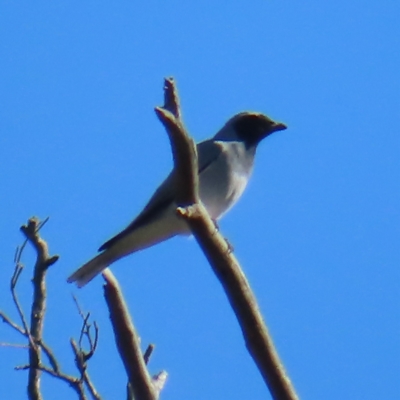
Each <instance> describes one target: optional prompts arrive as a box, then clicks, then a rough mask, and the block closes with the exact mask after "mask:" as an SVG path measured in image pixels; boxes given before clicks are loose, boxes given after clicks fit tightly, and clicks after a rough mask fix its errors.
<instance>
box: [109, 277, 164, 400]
mask: <svg viewBox="0 0 400 400" xmlns="http://www.w3.org/2000/svg"><path fill="white" fill-rule="evenodd" d="M103 278H104V279H105V281H106V284H105V285H104V297H105V299H106V302H107V306H108V309H109V312H110V320H111V323H112V326H113V330H114V335H115V342H116V344H117V348H118V351H119V354H120V357H121V359H122V362H123V364H124V366H125V370H126V373H127V375H128V381H129V384H128V398H132V397H133V398H135V399H136V400H157V399H158V397H159V392H160V390H161V389H162V386H163V385H161V387H160V386H159V385H158V377H155V379H154V381H153V379H152V378H151V377H150V375H149V373H148V371H147V367H146V362H145V358H144V356H143V355H142V351H141V349H140V339H139V337H138V335H137V333H136V330H135V327H134V326H133V323H132V320H131V317H130V315H129V311H128V309H127V306H126V304H125V300H124V298H123V295H122V292H121V289H120V287H119V285H118V282H117V280H116V279H115V277H114V275H113V274H112V272H111V271H110V270H108V269H106V270H105V271H104V272H103ZM148 356H149V355H148ZM147 358H148V357H147ZM162 373H164V376H165V378H166V373H165V372H162ZM164 383H165V379H164Z"/></svg>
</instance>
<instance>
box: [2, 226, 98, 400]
mask: <svg viewBox="0 0 400 400" xmlns="http://www.w3.org/2000/svg"><path fill="white" fill-rule="evenodd" d="M47 220H48V219H46V220H44V221H43V222H42V223H40V222H39V221H38V219H36V218H31V219H30V220H29V221H28V224H27V225H23V226H22V227H21V231H22V232H23V233H24V235H25V237H26V240H25V241H24V243H23V244H22V245H21V246H19V247H18V248H17V250H16V253H15V257H14V262H15V268H14V272H13V274H12V277H11V280H10V291H11V295H12V298H13V302H14V305H15V308H16V310H17V313H18V316H19V318H20V321H21V324H22V326H20V325H18V324H17V323H16V322H14V321H13V320H12V319H11V318H9V317H8V316H7V315H6V314H5V313H4V312H2V311H0V318H1V319H2V320H3V322H5V323H6V324H7V325H9V326H10V327H11V328H12V329H14V330H15V331H16V332H18V333H19V334H21V335H22V336H24V337H25V338H26V339H27V340H28V345H27V346H21V345H18V347H23V348H26V349H28V352H29V362H28V364H26V365H23V366H19V367H16V368H15V369H16V370H29V374H28V398H29V399H35V400H41V399H42V395H41V391H40V374H41V373H42V372H44V373H46V374H48V375H49V376H52V377H54V378H57V379H59V380H61V381H64V382H66V383H67V384H68V385H69V386H70V387H71V388H72V389H73V390H75V392H76V393H77V395H78V398H79V399H80V400H86V399H87V397H86V394H85V385H86V387H87V388H88V390H89V393H90V395H91V397H92V398H93V399H95V400H101V397H100V396H99V395H98V393H97V391H96V389H95V388H94V385H93V383H92V382H91V380H90V378H89V375H88V373H87V361H88V360H89V359H90V358H91V357H92V356H93V354H94V352H95V350H96V346H97V340H98V327H97V325H96V323H95V322H94V323H93V327H94V334H93V333H92V330H91V328H92V324H90V323H89V317H90V314H89V313H87V314H86V315H84V314H83V312H82V311H81V309H80V308H79V306H78V310H79V314H80V315H81V317H82V320H83V324H82V328H81V332H80V339H79V346H78V345H76V343H75V342H74V341H73V339H71V341H72V342H73V343H74V344H75V346H73V351H74V355H75V360H76V365H77V368H78V370H79V372H80V377H75V376H72V375H69V374H66V373H64V372H62V370H61V367H60V365H59V363H58V361H57V358H56V356H55V355H54V353H53V351H52V350H51V348H50V347H49V346H48V345H47V344H46V343H45V342H44V339H43V321H44V316H45V311H46V282H45V276H46V272H47V270H48V268H49V267H50V266H51V265H53V264H54V263H55V262H56V261H57V260H58V256H52V257H51V256H49V252H48V246H47V243H46V242H45V241H44V240H43V239H42V238H41V237H40V236H39V230H40V228H41V227H42V226H43V225H44V224H45V223H46V222H47ZM28 242H30V243H31V244H32V245H33V247H34V248H35V250H36V254H37V257H36V263H35V266H34V273H33V279H32V283H33V300H32V308H31V323H30V326H29V324H28V322H27V319H26V317H25V313H24V311H23V309H22V307H21V305H20V303H19V300H18V295H17V284H18V282H19V278H20V276H21V273H22V271H23V270H24V266H23V264H22V263H21V257H22V253H23V250H24V249H25V247H26V244H27V243H28ZM75 302H76V300H75ZM76 303H77V302H76ZM77 305H78V304H77ZM83 338H86V339H87V342H88V343H89V350H88V351H85V350H84V349H83V345H82V340H83ZM2 345H4V346H12V347H16V345H12V344H8V343H3V344H2ZM41 351H43V354H44V355H45V356H46V358H47V360H48V363H49V366H47V365H45V364H44V363H43V361H42V358H41Z"/></svg>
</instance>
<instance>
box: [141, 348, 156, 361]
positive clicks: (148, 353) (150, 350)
mask: <svg viewBox="0 0 400 400" xmlns="http://www.w3.org/2000/svg"><path fill="white" fill-rule="evenodd" d="M155 347H156V346H155V345H154V344H152V343H150V344H149V345H148V346H147V349H146V351H145V352H144V354H143V360H144V363H145V364H146V365H147V364H148V363H149V361H150V356H151V354H152V353H153V351H154V349H155Z"/></svg>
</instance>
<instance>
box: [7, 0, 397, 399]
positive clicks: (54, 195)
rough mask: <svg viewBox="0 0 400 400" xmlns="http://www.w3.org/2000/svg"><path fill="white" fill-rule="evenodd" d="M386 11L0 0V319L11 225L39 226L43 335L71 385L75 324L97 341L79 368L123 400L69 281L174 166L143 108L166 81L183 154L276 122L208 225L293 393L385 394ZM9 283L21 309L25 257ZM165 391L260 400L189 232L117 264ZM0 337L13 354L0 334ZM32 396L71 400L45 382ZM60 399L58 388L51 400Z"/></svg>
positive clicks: (96, 302) (391, 46) (391, 130)
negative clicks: (227, 130) (232, 202)
mask: <svg viewBox="0 0 400 400" xmlns="http://www.w3.org/2000/svg"><path fill="white" fill-rule="evenodd" d="M399 18H400V3H399V1H398V0H380V1H377V0H375V1H361V0H358V1H357V0H347V1H342V0H339V1H335V2H321V1H316V0H306V1H301V2H299V1H297V2H289V1H279V2H277V1H260V0H252V1H239V0H235V1H231V2H225V3H223V4H222V3H219V4H217V3H216V2H215V1H202V2H182V1H177V0H171V1H168V2H166V1H163V2H161V1H146V2H134V1H120V2H117V4H115V3H114V4H112V5H111V3H106V2H98V1H86V2H78V1H69V2H62V4H60V3H58V4H54V3H52V2H43V1H37V2H35V3H34V4H32V2H27V1H21V2H11V1H2V2H1V4H0V100H1V107H0V163H1V164H0V166H1V169H0V183H1V197H0V206H1V211H2V212H1V225H0V254H1V269H0V275H1V276H0V285H1V287H0V308H1V309H3V310H6V311H8V312H9V314H10V315H11V316H13V317H14V318H16V313H15V311H14V309H13V306H12V303H11V300H10V295H9V292H8V287H9V277H10V275H11V272H12V269H13V262H12V261H13V255H14V250H15V247H16V246H17V245H18V244H20V243H21V241H22V236H21V234H20V233H19V230H18V228H19V226H20V225H21V224H22V223H24V222H26V220H27V219H28V218H29V217H30V216H32V215H38V216H39V217H41V218H44V217H46V216H50V221H49V223H48V224H47V225H46V227H45V228H44V229H43V231H42V235H43V237H44V238H45V239H46V240H48V242H49V245H50V251H51V253H52V254H55V253H57V254H60V256H61V258H60V261H59V262H58V263H57V264H55V265H54V266H53V267H52V268H51V270H50V271H49V276H48V288H49V293H48V313H47V316H46V323H45V337H46V340H47V341H48V342H49V344H50V345H51V346H52V347H53V348H54V351H55V352H56V354H57V356H58V357H59V360H60V362H61V363H62V367H63V369H64V370H65V371H66V372H69V373H72V372H74V365H73V357H72V353H71V351H70V346H69V344H68V340H69V338H70V337H71V336H75V337H77V336H78V334H79V330H80V320H79V317H78V315H77V312H76V310H75V306H74V304H73V301H72V299H71V292H73V293H76V294H77V295H78V297H79V299H80V301H81V304H82V307H83V308H84V309H85V310H90V311H91V315H92V317H93V318H95V319H96V320H97V322H98V324H99V325H100V327H101V332H100V343H99V350H98V352H97V353H96V355H95V357H94V358H93V360H92V361H91V363H90V372H91V374H92V378H93V380H94V382H95V384H96V386H97V388H98V390H99V391H100V393H101V394H102V395H103V396H104V398H105V399H117V398H124V396H125V381H126V378H125V373H124V370H123V368H122V366H121V362H120V360H119V358H118V356H117V355H116V350H115V345H114V342H113V336H112V331H111V328H110V326H109V322H108V316H107V310H106V307H105V305H104V300H103V297H102V280H101V279H100V278H99V279H97V280H96V281H94V282H92V283H91V284H90V285H89V286H88V287H87V288H85V289H84V290H80V291H78V290H76V289H75V288H74V287H72V286H70V285H68V284H67V283H66V282H65V279H66V277H67V276H68V274H70V273H71V272H72V271H73V270H74V269H75V268H77V267H78V266H79V265H80V264H82V263H83V262H85V261H86V260H87V259H89V258H90V257H92V256H93V255H94V254H95V252H96V249H97V248H98V246H99V245H100V244H102V243H103V242H104V241H105V240H106V239H108V238H109V237H110V236H112V235H113V234H115V233H117V232H118V231H119V230H120V229H122V228H124V227H125V225H127V224H128V223H129V222H130V220H131V219H133V218H134V217H135V215H136V214H137V213H138V212H139V211H140V210H141V207H143V205H144V204H145V202H146V201H147V199H148V197H149V196H150V195H151V194H152V192H153V190H154V188H155V187H156V186H157V184H158V183H159V182H160V181H161V180H162V179H163V177H164V176H165V175H166V174H167V173H168V171H169V170H170V168H171V165H172V162H171V154H170V148H169V143H168V139H167V136H166V134H165V132H164V130H163V128H162V126H161V125H160V123H159V122H158V121H157V119H156V117H155V115H154V113H153V107H154V106H156V105H159V104H161V103H162V96H163V93H162V83H163V77H164V76H169V75H172V76H174V77H175V78H176V80H177V82H178V87H179V91H180V95H181V100H182V107H183V113H184V119H185V122H186V124H187V127H188V129H189V130H190V132H191V134H192V135H193V136H194V137H195V138H196V140H203V139H205V138H208V137H210V136H212V135H213V134H214V133H215V132H216V130H217V129H219V128H220V127H221V126H222V124H223V123H224V122H225V121H226V120H227V119H228V118H229V117H230V116H232V115H233V114H234V113H236V112H239V111H242V110H256V111H262V112H265V113H267V114H268V115H270V116H272V117H273V118H275V119H277V120H281V121H283V122H285V123H287V125H288V126H289V129H288V130H286V131H284V132H279V133H276V134H275V135H273V136H271V137H270V138H268V140H266V141H265V142H264V143H262V145H261V146H260V149H259V152H258V157H257V160H256V161H257V162H256V168H255V172H254V175H253V178H252V181H251V183H250V185H249V187H248V190H247V191H246V193H245V195H244V196H243V198H242V199H241V201H240V202H239V203H238V204H237V206H236V207H235V208H234V209H233V210H232V211H231V212H230V214H229V215H228V216H226V218H225V219H224V220H223V221H222V222H221V230H222V233H223V234H224V235H225V236H227V237H228V238H229V240H230V242H231V243H232V244H233V245H234V247H235V254H236V256H237V257H238V259H239V260H240V262H241V263H242V265H243V268H244V270H245V272H246V274H247V276H248V278H249V280H250V282H251V284H252V286H253V288H254V291H255V293H256V296H257V298H258V300H259V303H260V307H261V310H262V312H263V314H264V315H265V318H266V321H267V323H268V326H269V328H270V330H271V333H272V335H273V337H274V340H275V342H276V345H277V348H278V351H279V353H280V354H281V357H282V359H283V361H284V363H285V366H286V368H287V370H288V372H289V374H290V376H291V379H292V380H293V382H294V385H295V387H296V388H297V390H298V392H299V394H300V396H301V397H302V398H303V399H307V400H317V399H324V400H330V399H333V400H337V399H363V400H367V399H371V400H376V399H385V400H386V399H398V398H400V380H399V376H400V295H399V289H400V269H399V261H400V252H399V243H400V240H399V239H400V234H399V233H400V214H399V204H400V190H399V178H400V161H399V159H400V139H399V138H400V132H399V127H400V56H399V49H400V28H399ZM23 261H24V262H25V264H26V266H27V271H26V272H25V274H24V276H23V278H22V281H23V282H21V287H20V297H21V301H22V303H23V304H24V305H25V307H28V305H29V302H30V298H31V291H30V289H31V285H30V283H29V277H30V274H31V266H32V264H33V261H34V252H33V251H32V250H31V249H30V248H29V249H27V250H26V252H25V254H24V258H23ZM113 271H114V272H115V274H116V275H117V277H119V278H120V281H121V284H122V286H123V289H124V292H125V294H126V299H127V302H128V304H129V307H130V310H131V311H132V314H133V318H134V321H135V323H136V326H137V328H138V330H139V332H140V335H141V337H142V341H143V347H145V346H146V345H147V344H148V343H149V342H154V343H155V344H156V346H157V347H156V351H155V353H154V355H153V357H152V360H151V364H150V370H151V372H152V373H156V372H158V371H160V370H161V369H166V370H167V371H168V373H169V379H168V381H167V384H166V387H165V389H164V391H163V393H162V399H163V400H168V399H192V400H197V399H198V400H204V399H240V400H242V399H251V400H258V399H265V398H268V396H269V395H268V393H267V389H266V388H265V386H264V383H263V381H262V379H261V377H260V375H259V373H258V371H257V369H256V367H255V366H254V364H253V362H252V360H251V358H250V357H249V355H248V353H247V351H246V349H245V347H244V345H243V338H242V336H241V332H240V330H239V328H238V324H237V322H236V320H235V317H234V316H233V314H232V311H231V309H230V307H229V305H228V304H227V301H226V298H225V295H224V293H223V291H222V290H221V287H220V285H219V283H218V281H217V280H216V278H215V277H214V276H213V274H212V272H211V270H210V267H209V265H208V264H207V262H206V260H205V258H204V256H203V255H202V253H201V252H200V250H199V249H198V246H197V244H196V242H195V241H194V240H193V239H192V240H190V239H185V238H177V239H173V240H171V241H168V242H165V243H163V244H161V245H159V246H157V247H154V248H152V249H149V250H147V251H144V252H141V253H138V254H135V255H133V256H130V257H129V258H126V259H124V260H122V261H120V262H118V264H116V265H115V267H114V268H113ZM0 341H1V342H11V343H20V342H22V340H21V338H20V337H18V335H16V334H14V332H12V331H11V330H10V329H9V327H7V326H6V325H5V324H1V325H0ZM26 360H27V353H26V350H21V349H13V348H5V347H1V348H0V381H1V387H2V393H3V396H4V394H5V396H6V397H5V398H8V399H23V398H26V395H25V385H26V376H27V373H26V372H14V371H13V370H12V368H13V366H14V365H17V364H24V363H26ZM43 392H44V395H45V398H47V399H52V398H57V399H60V400H63V399H70V398H73V396H74V394H73V393H72V392H71V389H69V388H68V387H67V386H66V385H65V384H64V383H60V382H57V381H55V380H54V379H51V378H48V377H47V376H44V377H43ZM55 393H56V395H55Z"/></svg>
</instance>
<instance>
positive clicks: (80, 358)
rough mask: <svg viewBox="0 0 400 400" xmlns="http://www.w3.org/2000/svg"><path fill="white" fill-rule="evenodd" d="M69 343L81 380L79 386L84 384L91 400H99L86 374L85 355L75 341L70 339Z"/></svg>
mask: <svg viewBox="0 0 400 400" xmlns="http://www.w3.org/2000/svg"><path fill="white" fill-rule="evenodd" d="M70 343H71V347H72V351H73V352H74V355H75V364H76V367H77V368H78V371H79V372H80V374H81V379H80V380H79V382H80V385H82V383H84V384H85V385H86V387H87V388H88V390H89V393H90V394H91V396H92V398H93V399H95V400H101V397H100V395H99V393H98V392H97V390H96V388H95V386H94V384H93V382H92V381H91V379H90V377H89V374H88V372H87V364H86V357H85V353H84V352H83V351H82V350H81V349H80V348H79V347H78V345H77V344H76V342H75V340H73V339H71V341H70ZM82 392H83V387H82Z"/></svg>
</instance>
